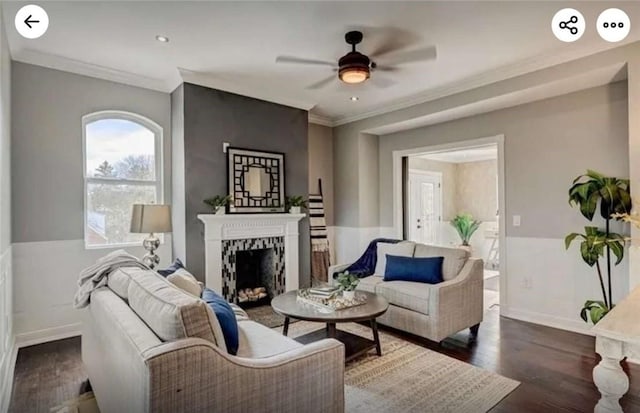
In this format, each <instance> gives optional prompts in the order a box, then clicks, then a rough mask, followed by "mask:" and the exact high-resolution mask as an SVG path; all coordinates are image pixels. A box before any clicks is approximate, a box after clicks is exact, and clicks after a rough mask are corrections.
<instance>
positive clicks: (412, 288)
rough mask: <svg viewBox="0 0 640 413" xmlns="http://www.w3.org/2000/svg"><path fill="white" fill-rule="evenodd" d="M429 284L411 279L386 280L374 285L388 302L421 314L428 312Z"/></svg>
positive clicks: (377, 291)
mask: <svg viewBox="0 0 640 413" xmlns="http://www.w3.org/2000/svg"><path fill="white" fill-rule="evenodd" d="M430 289H431V284H424V283H416V282H412V281H386V282H383V283H380V284H378V285H376V293H377V294H380V295H381V296H383V297H384V298H386V299H387V301H389V304H392V305H395V306H397V307H402V308H406V309H407V310H412V311H416V312H418V313H422V314H426V315H428V314H429V291H430Z"/></svg>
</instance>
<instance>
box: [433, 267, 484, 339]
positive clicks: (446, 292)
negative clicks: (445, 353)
mask: <svg viewBox="0 0 640 413" xmlns="http://www.w3.org/2000/svg"><path fill="white" fill-rule="evenodd" d="M483 288H484V264H483V261H482V260H481V259H478V258H470V259H468V260H467V262H466V263H465V265H464V266H463V267H462V269H461V270H460V273H459V274H458V276H457V277H456V278H454V279H452V280H449V281H445V282H442V283H440V284H434V285H433V286H431V288H430V291H429V316H430V317H432V318H433V320H434V321H435V323H436V334H435V335H436V336H437V337H438V339H439V340H442V339H444V338H445V337H447V336H449V335H451V334H453V333H456V332H458V331H460V330H463V329H465V328H468V327H472V326H474V325H476V324H478V323H480V322H481V321H482V318H483V312H484V289H483Z"/></svg>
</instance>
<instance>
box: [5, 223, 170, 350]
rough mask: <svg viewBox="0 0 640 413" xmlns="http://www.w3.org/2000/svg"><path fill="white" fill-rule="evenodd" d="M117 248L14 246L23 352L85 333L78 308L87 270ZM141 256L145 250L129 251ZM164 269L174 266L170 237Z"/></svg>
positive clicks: (17, 328) (77, 243)
mask: <svg viewBox="0 0 640 413" xmlns="http://www.w3.org/2000/svg"><path fill="white" fill-rule="evenodd" d="M114 250H115V249H91V250H86V249H85V248H84V241H83V240H70V241H47V242H28V243H17V244H14V245H13V274H14V277H13V279H14V318H13V325H14V333H15V337H16V343H17V345H18V347H25V346H28V345H33V344H38V343H43V342H47V341H52V340H58V339H62V338H66V337H72V336H76V335H79V334H80V321H81V314H82V311H81V310H76V309H74V308H73V296H74V294H75V292H76V288H77V282H78V275H79V273H80V271H81V270H82V269H84V268H85V267H88V266H89V265H91V264H93V263H94V262H95V261H96V260H97V259H98V258H100V257H102V256H103V255H106V254H108V253H109V252H111V251H114ZM126 250H127V251H128V252H129V253H131V254H133V255H136V256H140V257H142V256H143V255H144V253H145V251H144V249H143V248H142V247H132V248H126ZM158 255H159V256H160V257H161V263H160V267H164V266H168V265H169V264H170V263H171V260H172V257H171V237H170V236H168V235H165V242H164V244H163V245H161V246H160V249H159V250H158Z"/></svg>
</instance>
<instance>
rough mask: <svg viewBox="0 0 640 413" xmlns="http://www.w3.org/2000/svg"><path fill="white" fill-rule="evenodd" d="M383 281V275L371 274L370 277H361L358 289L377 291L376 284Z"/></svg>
mask: <svg viewBox="0 0 640 413" xmlns="http://www.w3.org/2000/svg"><path fill="white" fill-rule="evenodd" d="M381 282H382V276H381V275H371V276H369V277H364V278H361V279H360V282H359V283H358V286H357V287H356V290H360V291H368V292H370V293H375V292H376V285H378V284H380V283H381Z"/></svg>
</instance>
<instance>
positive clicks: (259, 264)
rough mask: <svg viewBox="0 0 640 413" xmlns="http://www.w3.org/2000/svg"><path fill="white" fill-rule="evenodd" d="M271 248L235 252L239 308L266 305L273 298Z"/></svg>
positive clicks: (274, 270)
mask: <svg viewBox="0 0 640 413" xmlns="http://www.w3.org/2000/svg"><path fill="white" fill-rule="evenodd" d="M275 275H276V266H275V253H274V250H273V248H261V249H255V250H248V251H238V252H236V292H237V302H238V304H239V305H240V306H243V307H250V306H255V305H262V304H268V303H269V302H270V300H271V298H273V297H274V296H275V294H274V289H275V284H274V276H275Z"/></svg>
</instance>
